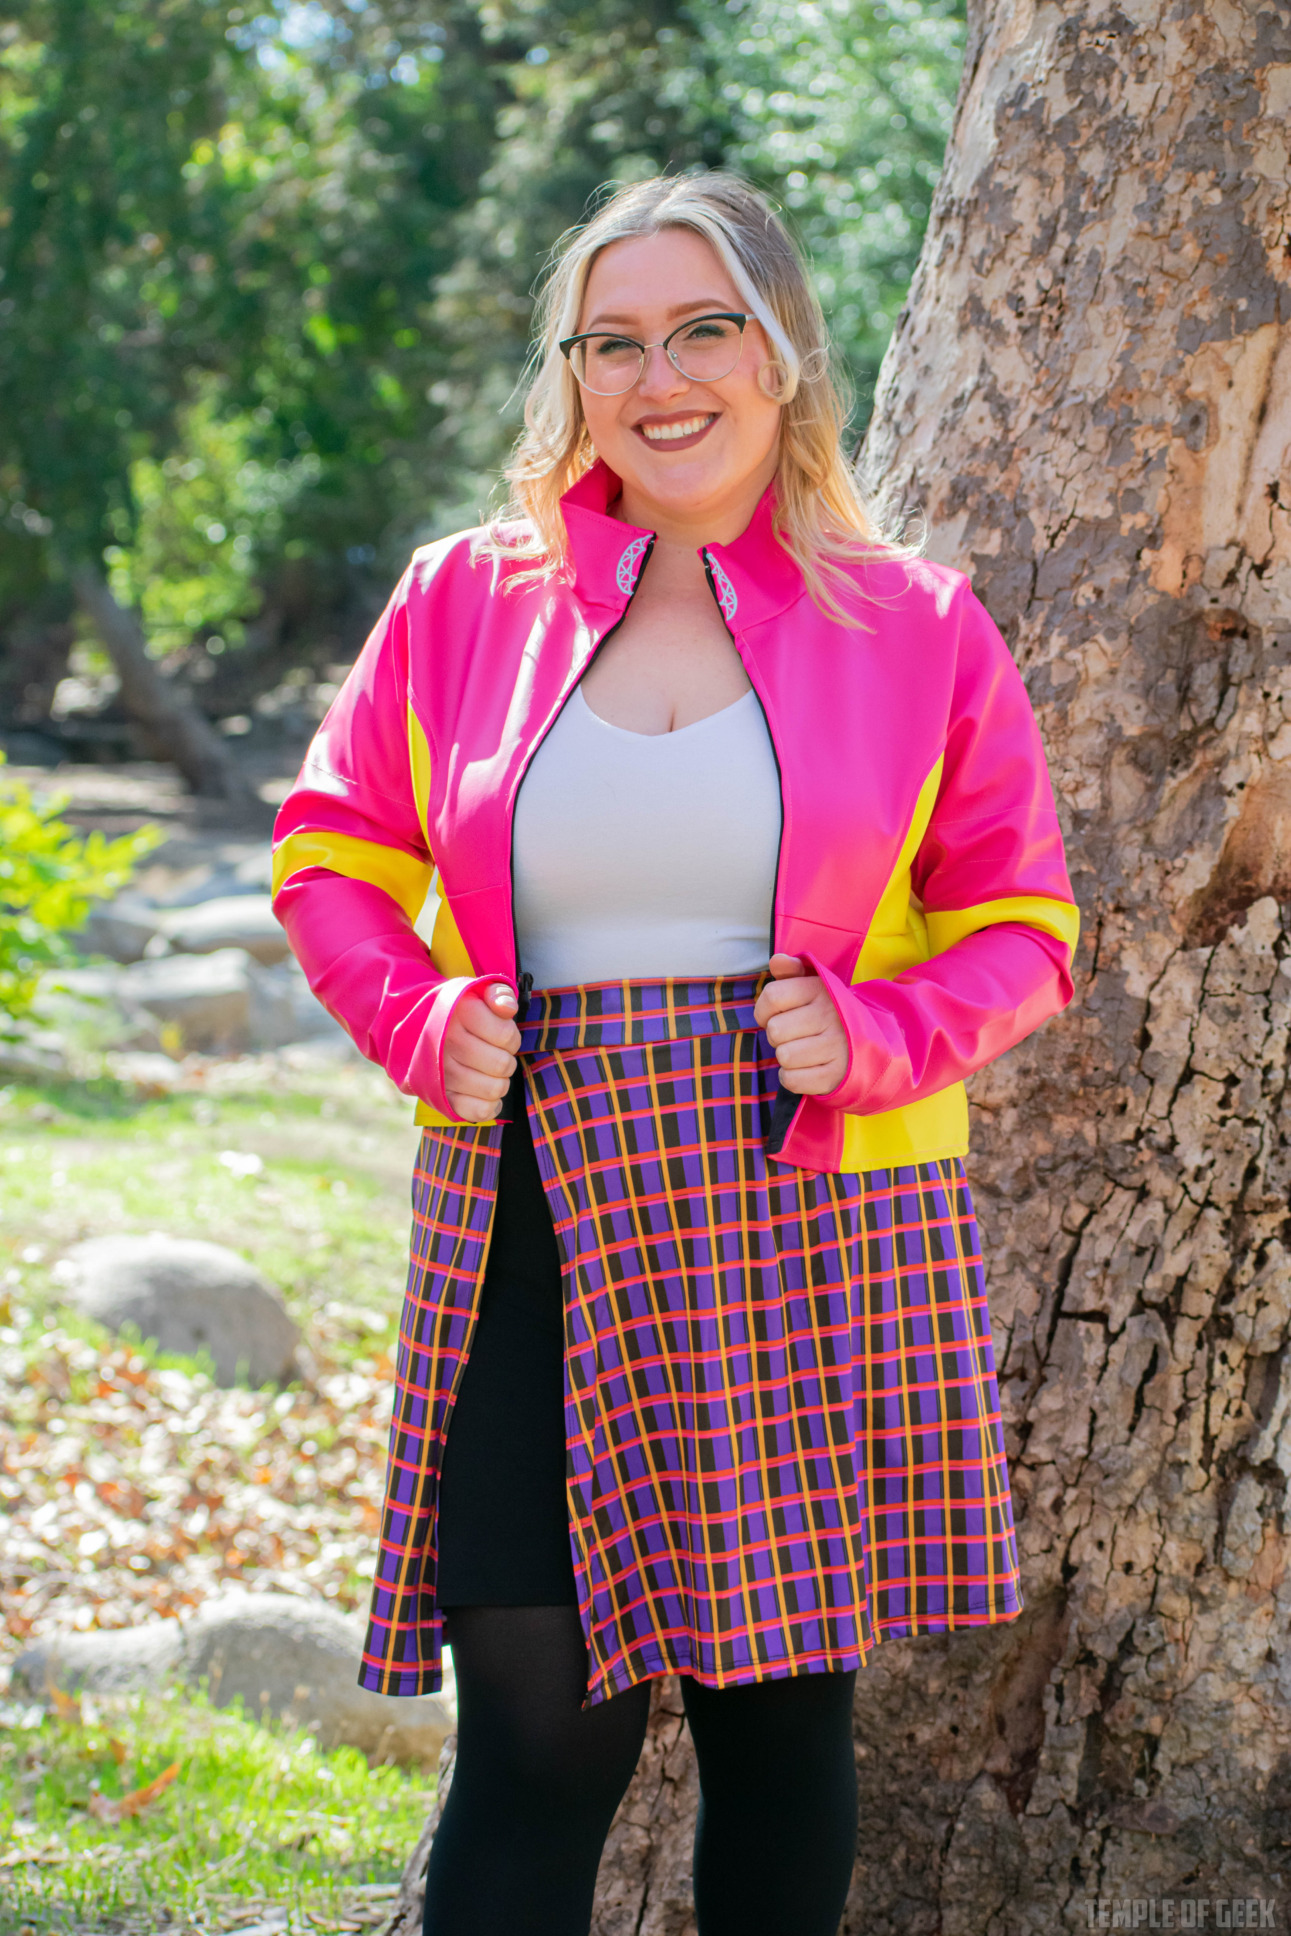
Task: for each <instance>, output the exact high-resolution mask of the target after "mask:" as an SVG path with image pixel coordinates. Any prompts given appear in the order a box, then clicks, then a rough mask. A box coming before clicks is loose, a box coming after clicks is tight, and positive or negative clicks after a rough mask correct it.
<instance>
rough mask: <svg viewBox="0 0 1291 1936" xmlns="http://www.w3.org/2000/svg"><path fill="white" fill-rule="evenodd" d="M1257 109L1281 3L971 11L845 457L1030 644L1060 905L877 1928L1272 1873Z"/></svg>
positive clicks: (1254, 1892)
mask: <svg viewBox="0 0 1291 1936" xmlns="http://www.w3.org/2000/svg"><path fill="white" fill-rule="evenodd" d="M1289 108H1291V8H1288V6H1287V4H1286V0H1210V4H1207V5H1202V4H1196V3H1195V0H1183V4H1179V0H1169V4H1167V3H1166V0H1125V4H1124V5H1123V6H1118V5H1116V4H1115V0H1063V4H1062V5H1061V6H1057V5H1052V4H1041V5H1035V4H1032V0H998V3H997V4H986V5H984V6H980V7H978V8H977V9H976V10H974V9H973V8H972V7H971V6H970V48H969V56H968V64H967V69H966V73H965V78H964V85H963V90H962V93H961V98H960V106H959V113H958V119H957V124H956V128H955V132H954V136H953V140H952V144H951V149H950V152H949V154H948V156H947V163H946V169H945V173H944V176H943V179H942V183H941V187H940V190H939V193H938V197H937V202H936V207H935V209H934V214H933V220H932V223H931V227H930V231H929V234H928V237H927V241H926V244H925V248H924V252H923V257H922V261H921V265H920V269H919V272H918V274H917V276H916V279H915V283H914V287H913V289H912V292H911V297H910V303H909V309H908V313H907V315H906V316H905V317H904V318H903V320H902V322H901V324H900V326H899V328H898V332H897V336H896V339H895V341H894V343H893V346H892V349H891V351H890V353H889V357H888V360H887V363H886V365H885V370H884V375H883V378H882V380H881V383H880V391H879V397H878V400H877V407H876V411H875V418H874V422H873V425H872V427H871V430H870V433H869V437H868V439H867V444H866V450H865V457H864V466H865V470H866V473H867V475H868V476H869V478H870V479H871V481H875V480H882V481H884V482H886V483H887V484H888V485H889V486H890V487H891V488H892V489H893V492H894V495H895V497H896V499H897V500H898V501H903V502H904V503H905V504H906V505H907V506H909V507H910V508H914V507H916V506H917V507H919V508H921V509H922V510H923V511H924V512H925V514H926V517H927V520H928V526H929V530H930V534H931V535H930V543H929V551H930V553H931V555H932V556H933V557H935V558H939V559H942V560H945V561H947V562H949V563H953V564H956V565H959V566H961V567H963V568H964V569H965V570H967V571H969V572H970V573H971V574H972V577H973V582H974V586H975V589H976V590H977V592H978V593H979V595H980V596H981V597H982V599H983V600H984V602H985V603H986V605H987V607H988V608H989V610H990V611H991V612H992V613H993V615H994V616H995V618H996V620H997V621H998V623H999V624H1000V625H1001V627H1002V628H1003V630H1004V632H1005V634H1006V636H1007V637H1008V639H1009V642H1010V644H1011V646H1012V649H1013V651H1014V653H1015V656H1016V658H1017V660H1018V663H1019V665H1020V666H1021V667H1022V670H1023V672H1024V674H1025V677H1026V680H1027V684H1028V686H1029V689H1030V691H1031V695H1032V698H1033V700H1034V702H1035V705H1036V708H1037V711H1038V713H1039V716H1040V720H1041V724H1042V727H1043V729H1044V733H1045V738H1046V742H1047V745H1048V749H1049V754H1050V759H1051V762H1052V766H1053V775H1054V784H1055V789H1056V792H1057V795H1058V799H1059V804H1060V808H1061V810H1062V812H1063V814H1064V818H1065V824H1066V827H1067V830H1068V838H1069V853H1070V859H1071V863H1072V876H1073V883H1074V885H1075V889H1076V894H1077V898H1078V899H1079V901H1080V903H1081V906H1082V909H1083V913H1084V938H1083V943H1082V947H1081V952H1080V957H1079V974H1078V981H1077V1000H1076V1002H1075V1004H1074V1005H1073V1007H1072V1008H1071V1009H1069V1010H1068V1011H1067V1013H1066V1014H1065V1015H1064V1016H1062V1017H1060V1018H1059V1019H1058V1020H1057V1021H1055V1022H1054V1023H1052V1024H1051V1025H1050V1026H1049V1027H1048V1028H1047V1029H1045V1030H1044V1031H1042V1032H1041V1034H1040V1035H1039V1036H1037V1037H1034V1038H1033V1039H1032V1040H1031V1041H1030V1042H1028V1043H1026V1044H1024V1045H1023V1046H1022V1047H1021V1048H1020V1049H1017V1050H1015V1051H1014V1052H1013V1053H1012V1054H1011V1055H1009V1056H1007V1057H1005V1058H1004V1059H1003V1060H1002V1061H1001V1062H1000V1063H997V1064H996V1065H995V1066H994V1067H993V1068H991V1069H989V1070H987V1071H985V1072H984V1073H983V1074H982V1075H981V1076H980V1077H979V1078H978V1079H977V1080H976V1082H975V1083H974V1085H973V1091H974V1102H975V1104H976V1109H975V1118H976V1127H975V1135H974V1154H973V1157H972V1159H971V1166H970V1174H971V1176H972V1179H973V1182H974V1186H975V1189H976V1192H977V1198H978V1204H979V1208H980V1210H981V1212H982V1216H983V1224H984V1242H985V1246H986V1254H987V1257H988V1260H989V1266H990V1279H989V1281H990V1296H991V1306H992V1314H993V1319H994V1330H995V1338H996V1347H997V1354H998V1359H999V1367H1000V1380H1001V1388H1002V1394H1003V1399H1004V1408H1005V1415H1006V1419H1007V1420H1008V1424H1009V1429H1008V1450H1009V1455H1010V1463H1011V1469H1012V1474H1013V1482H1014V1498H1015V1504H1016V1507H1017V1510H1018V1514H1019V1520H1020V1544H1021V1548H1022V1553H1023V1564H1024V1578H1025V1590H1026V1598H1027V1602H1028V1605H1027V1612H1026V1614H1025V1615H1024V1617H1023V1619H1022V1621H1021V1622H1020V1623H1019V1625H1018V1626H1017V1627H1016V1628H1013V1629H1009V1628H1002V1629H997V1630H996V1631H995V1632H993V1633H987V1634H983V1635H981V1636H980V1637H977V1638H972V1637H969V1638H962V1639H961V1638H958V1637H956V1638H952V1639H949V1640H947V1641H946V1642H944V1643H943V1642H941V1641H933V1642H924V1643H920V1644H919V1645H917V1646H915V1647H909V1646H902V1645H900V1644H898V1645H896V1646H893V1647H891V1648H890V1649H886V1648H885V1649H880V1652H879V1655H878V1656H876V1663H877V1671H876V1672H872V1673H871V1674H869V1675H868V1676H867V1677H865V1678H864V1681H863V1687H862V1692H861V1696H860V1700H859V1703H858V1723H859V1725H858V1744H859V1746H858V1752H860V1753H861V1755H862V1760H861V1764H860V1765H861V1769H862V1778H863V1781H864V1783H865V1786H866V1791H867V1794H866V1805H865V1807H864V1808H863V1811H862V1822H863V1830H862V1839H861V1851H862V1859H861V1863H860V1865H859V1867H858V1872H857V1887H856V1889H855V1891H854V1894H853V1900H852V1906H851V1909H850V1911H849V1920H848V1922H847V1925H846V1926H847V1928H848V1929H849V1930H858V1931H859V1930H860V1929H862V1928H864V1929H865V1930H866V1931H867V1932H872V1933H873V1936H879V1932H886V1931H888V1930H895V1929H896V1928H897V1927H898V1926H900V1927H902V1928H910V1929H921V1930H928V1931H932V1930H933V1929H934V1928H935V1929H938V1930H939V1931H941V1932H943V1936H950V1932H952V1931H956V1932H959V1931H962V1932H965V1936H967V1932H977V1931H986V1930H988V1929H989V1930H991V1931H993V1932H994V1931H1000V1932H1004V1931H1015V1930H1016V1931H1019V1932H1020V1931H1023V1930H1038V1929H1045V1930H1049V1929H1052V1930H1057V1929H1059V1928H1060V1927H1061V1928H1067V1927H1069V1926H1073V1927H1074V1926H1076V1924H1077V1923H1079V1924H1082V1925H1083V1924H1085V1923H1086V1922H1087V1920H1088V1914H1089V1912H1088V1909H1087V1904H1088V1903H1089V1902H1090V1900H1091V1899H1097V1898H1099V1897H1114V1898H1115V1897H1137V1898H1145V1897H1149V1896H1173V1897H1176V1898H1179V1899H1180V1900H1181V1901H1182V1899H1185V1898H1188V1897H1208V1898H1211V1899H1214V1898H1221V1899H1222V1898H1225V1897H1230V1898H1231V1897H1242V1898H1249V1897H1254V1896H1263V1897H1265V1898H1268V1897H1273V1898H1280V1897H1281V1895H1282V1887H1281V1885H1282V1878H1283V1873H1284V1865H1285V1864H1286V1862H1287V1858H1288V1856H1289V1855H1291V1649H1289V1647H1288V1624H1289V1621H1291V1578H1289V1577H1288V1576H1287V1559H1288V1554H1289V1553H1291V1545H1289V1543H1288V1537H1287V1534H1288V1528H1287V1524H1286V1520H1285V1518H1284V1509H1285V1496H1286V1485H1287V1480H1288V1477H1289V1476H1291V1349H1288V1324H1289V1320H1291V1268H1289V1259H1288V1250H1291V1215H1289V1210H1288V1201H1287V1186H1288V1181H1289V1180H1291V1090H1289V1089H1288V1084H1287V1041H1288V1023H1289V1022H1291V982H1288V979H1287V974H1286V972H1285V970H1286V969H1288V968H1291V961H1289V960H1288V935H1287V915H1288V907H1287V903H1288V902H1291V519H1289V516H1288V509H1289V507H1291V477H1289V476H1288V469H1289V467H1291V328H1289V327H1288V323H1289V321H1291V275H1289V270H1291V263H1289V260H1288V254H1287V242H1288V237H1287V223H1288V212H1289V200H1288V190H1287V183H1288V180H1291V167H1289V159H1291V157H1289V152H1288V134H1289V131H1291V123H1289V121H1288V109H1289ZM1279 473H1280V474H1281V482H1279ZM1284 1246H1285V1247H1286V1248H1284ZM885 1655H886V1658H884V1656H885ZM1289 1879H1291V1878H1289ZM1285 1901H1286V1903H1287V1906H1291V1894H1288V1897H1287V1898H1286V1899H1285ZM1185 1913H1186V1912H1185ZM1069 1918H1070V1919H1072V1920H1071V1921H1070V1922H1069V1921H1068V1919H1069ZM1095 1919H1096V1920H1097V1911H1096V1910H1095ZM1174 1919H1175V1920H1176V1921H1177V1920H1178V1913H1177V1912H1176V1915H1175V1917H1174ZM1209 1920H1210V1921H1212V1922H1213V1921H1214V1920H1215V1915H1214V1912H1212V1913H1211V1915H1210V1918H1209ZM1281 1923H1282V1914H1281V1913H1278V1914H1277V1924H1278V1926H1281Z"/></svg>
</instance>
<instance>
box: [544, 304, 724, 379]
mask: <svg viewBox="0 0 1291 1936" xmlns="http://www.w3.org/2000/svg"><path fill="white" fill-rule="evenodd" d="M748 320H749V319H748V317H747V316H742V315H740V314H739V312H738V311H733V310H726V309H714V310H710V311H708V312H707V313H706V314H704V315H703V316H690V317H688V318H687V320H686V321H685V322H684V323H678V325H677V327H676V329H673V330H669V332H668V334H667V335H666V336H665V337H664V339H663V341H662V342H661V343H638V342H637V340H636V338H635V336H624V335H623V334H622V333H621V332H620V331H618V330H605V329H594V330H588V331H585V332H584V334H582V335H581V336H566V337H565V338H563V340H562V341H561V342H560V344H559V345H558V348H559V349H560V352H561V354H562V355H563V356H566V357H568V359H569V366H570V368H571V369H572V370H573V372H574V375H575V377H576V378H577V379H578V381H579V383H580V384H581V385H582V387H583V388H584V389H585V390H590V391H591V392H592V394H593V396H598V397H621V396H623V395H624V394H625V393H626V392H627V391H628V390H630V389H632V387H633V385H634V384H637V383H639V382H640V380H641V377H642V374H643V372H644V370H645V365H646V356H647V355H648V353H649V352H650V351H651V350H662V351H663V352H664V354H665V356H666V357H667V358H668V361H669V362H670V363H671V364H672V367H673V369H674V370H676V371H677V373H678V375H679V376H684V377H685V378H686V379H687V381H688V382H691V383H718V382H720V381H721V379H722V378H723V377H724V376H729V375H730V374H731V371H732V370H733V369H734V368H735V366H736V364H737V363H738V362H739V360H740V356H741V353H742V351H743V349H744V326H745V324H746V323H747V322H748Z"/></svg>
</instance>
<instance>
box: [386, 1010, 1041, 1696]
mask: <svg viewBox="0 0 1291 1936" xmlns="http://www.w3.org/2000/svg"><path fill="white" fill-rule="evenodd" d="M764 979H765V977H757V978H755V977H752V976H746V977H741V978H738V979H733V980H728V981H720V982H684V981H670V982H657V983H646V982H624V983H604V984H599V985H597V986H594V987H588V988H583V989H556V990H553V991H550V992H548V993H546V994H541V995H535V996H534V997H533V998H532V999H531V1001H530V1004H529V1007H528V1010H527V1012H526V1014H525V1018H524V1022H523V1027H522V1040H523V1048H522V1059H523V1066H524V1070H525V1076H526V1081H527V1087H528V1094H529V1107H530V1115H531V1120H532V1124H533V1132H534V1143H535V1147H536V1150H537V1156H538V1163H539V1168H540V1171H541V1174H542V1178H543V1183H544V1186H545V1189H546V1194H547V1200H548V1203H549V1205H550V1207H551V1212H552V1218H553V1221H554V1223H555V1227H556V1234H557V1238H558V1240H559V1243H560V1248H561V1253H562V1257H563V1260H564V1264H565V1276H564V1285H565V1323H566V1346H565V1365H566V1398H565V1424H566V1442H567V1446H568V1496H569V1512H570V1531H571V1538H572V1541H573V1551H574V1564H575V1575H576V1578H577V1580H578V1584H579V1593H580V1610H581V1614H582V1619H583V1625H584V1630H585V1632H586V1633H587V1636H588V1645H589V1654H590V1671H589V1680H588V1700H589V1702H590V1701H596V1700H601V1699H604V1698H606V1697H607V1696H608V1695H611V1694H613V1693H615V1692H617V1691H619V1690H621V1689H623V1688H626V1687H630V1686H631V1685H633V1684H634V1683H635V1682H637V1681H641V1680H644V1679H647V1678H649V1677H650V1676H652V1675H657V1674H666V1673H686V1674H693V1675H694V1676H695V1677H696V1678H697V1679H698V1680H700V1681H701V1682H703V1683H704V1684H705V1685H707V1686H714V1687H721V1686H724V1685H727V1684H732V1683H737V1682H741V1681H754V1680H761V1679H764V1678H767V1677H770V1676H774V1675H780V1674H793V1673H811V1672H813V1671H815V1672H822V1671H829V1670H839V1669H845V1668H850V1667H855V1666H858V1665H859V1664H861V1663H862V1662H863V1661H864V1660H865V1658H866V1656H867V1654H868V1653H869V1651H870V1649H871V1648H872V1647H873V1646H874V1645H875V1644H876V1643H877V1642H878V1641H880V1640H881V1639H883V1638H884V1637H885V1636H889V1635H903V1634H917V1633H942V1632H947V1631H950V1630H953V1629H955V1628H959V1627H972V1626H981V1625H987V1624H990V1623H993V1622H997V1621H1005V1620H1011V1619H1013V1618H1014V1617H1015V1616H1016V1615H1017V1614H1018V1613H1019V1612H1020V1611H1021V1608H1022V1596H1021V1591H1020V1586H1019V1578H1018V1556H1017V1547H1016V1543H1015V1539H1014V1532H1013V1516H1012V1501H1011V1497H1010V1492H1009V1478H1008V1470H1007V1466H1006V1462H1005V1456H1004V1447H1003V1438H1002V1433H1001V1427H1000V1414H999V1395H998V1390H997V1386H996V1378H995V1365H994V1353H993V1349H992V1344H991V1332H990V1319H989V1314H988V1311H987V1304H986V1295H985V1288H984V1283H983V1275H982V1264H981V1257H980V1254H979V1248H978V1239H977V1229H976V1223H975V1219H974V1215H973V1209H972V1203H971V1201H970V1198H969V1193H968V1186H967V1183H966V1182H965V1179H964V1172H963V1166H962V1164H961V1163H960V1162H959V1160H958V1159H957V1158H949V1159H945V1160H942V1161H939V1162H933V1163H921V1164H918V1165H913V1166H910V1167H908V1168H903V1169H897V1170H891V1171H883V1170H876V1171H870V1172H868V1173H867V1174H866V1175H864V1176H849V1175H817V1174H815V1173H812V1172H810V1171H804V1170H797V1169H793V1168H790V1167H789V1166H788V1165H785V1164H781V1163H778V1162H777V1161H776V1160H775V1159H774V1158H768V1157H767V1156H766V1155H765V1152H764V1148H763V1139H764V1137H765V1134H766V1131H767V1126H768V1124H769V1121H770V1113H771V1108H772V1105H773V1102H774V1098H775V1095H776V1091H777V1087H778V1082H777V1074H776V1061H775V1055H774V1052H773V1051H772V1050H771V1048H770V1046H769V1044H768V1043H767V1040H766V1037H765V1036H764V1035H763V1034H761V1032H760V1031H759V1030H758V1029H757V1028H756V1026H755V1024H754V1021H753V1004H754V1002H755V1000H756V998H757V995H758V992H759V990H760V989H761V987H762V985H763V981H764ZM500 1142H501V1130H500V1128H499V1127H497V1126H496V1125H488V1126H486V1127H482V1128H458V1129H430V1130H427V1131H426V1133H425V1135H424V1137H423V1140H422V1145H421V1152H420V1156H419V1160H418V1165H417V1171H416V1178H415V1183H414V1191H413V1204H414V1227H413V1245H412V1266H411V1273H410V1277H409V1284H408V1295H407V1301H406V1305H405V1311H404V1320H403V1326H402V1331H401V1337H400V1346H399V1358H398V1367H397V1370H398V1390H397V1398H396V1406H395V1417H394V1424H393V1427H392V1434H391V1456H390V1471H389V1479H388V1484H387V1497H386V1510H385V1516H384V1524H383V1529H382V1536H381V1546H380V1558H379V1563H378V1568H377V1575H376V1582H375V1587H374V1591H373V1598H372V1617H371V1623H370V1626H369V1631H368V1640H367V1646H366V1650H365V1654H364V1665H363V1670H362V1673H361V1676H360V1678H361V1681H362V1684H363V1685H364V1686H365V1687H369V1688H371V1689H373V1690H374V1691H376V1692H379V1693H389V1694H419V1693H423V1692H425V1691H427V1690H430V1689H433V1688H435V1687H437V1686H438V1685H439V1652H440V1620H439V1616H438V1614H437V1612H436V1608H435V1585H434V1582H435V1499H436V1488H437V1483H438V1473H439V1466H440V1455H441V1452H442V1448H443V1444H444V1440H445V1437H446V1434H447V1430H448V1424H449V1419H450V1416H451V1410H452V1404H453V1396H454V1393H455V1390H456V1388H457V1385H458V1382H459V1379H460V1375H461V1369H462V1366H463V1364H464V1362H465V1359H466V1355H467V1353H468V1351H469V1349H470V1343H471V1335H472V1331H473V1327H474V1322H475V1313H476V1308H477V1302H478V1296H479V1286H480V1282H481V1280H482V1277H483V1271H484V1262H485V1254H486V1250H487V1245H488V1235H489V1226H490V1221H491V1218H492V1212H493V1204H494V1200H495V1192H496V1187H497V1168H498V1150H499V1145H500Z"/></svg>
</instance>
